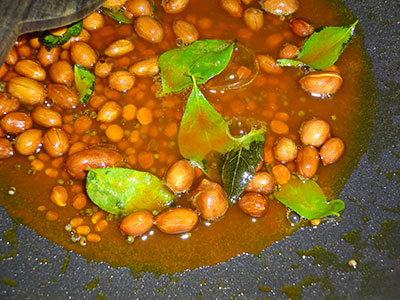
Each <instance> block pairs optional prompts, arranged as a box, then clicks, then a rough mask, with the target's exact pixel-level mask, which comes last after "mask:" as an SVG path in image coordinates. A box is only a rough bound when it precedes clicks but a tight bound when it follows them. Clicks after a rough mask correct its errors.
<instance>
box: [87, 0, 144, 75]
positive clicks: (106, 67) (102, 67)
mask: <svg viewBox="0 0 400 300" xmlns="http://www.w3.org/2000/svg"><path fill="white" fill-rule="evenodd" d="M146 1H147V0H146ZM113 66H114V62H113V61H112V58H109V57H108V58H104V57H101V58H100V59H99V60H98V61H97V63H96V65H95V66H94V73H95V74H96V76H98V77H100V78H106V77H107V76H108V75H109V74H110V73H111V71H112V69H113Z"/></svg>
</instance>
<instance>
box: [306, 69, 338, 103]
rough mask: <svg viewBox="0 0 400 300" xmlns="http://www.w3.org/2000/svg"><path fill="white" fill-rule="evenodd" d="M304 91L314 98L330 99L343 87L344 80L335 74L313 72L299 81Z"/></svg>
mask: <svg viewBox="0 0 400 300" xmlns="http://www.w3.org/2000/svg"><path fill="white" fill-rule="evenodd" d="M299 83H300V86H301V88H302V89H303V90H305V91H306V92H308V93H310V94H311V95H312V96H314V97H322V98H324V97H329V96H330V95H333V94H335V93H336V92H337V91H338V90H339V89H340V88H341V86H342V83H343V78H342V77H341V76H340V75H339V74H337V73H335V72H313V73H311V74H308V75H306V76H304V77H302V78H300V80H299Z"/></svg>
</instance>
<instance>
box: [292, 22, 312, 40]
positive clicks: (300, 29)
mask: <svg viewBox="0 0 400 300" xmlns="http://www.w3.org/2000/svg"><path fill="white" fill-rule="evenodd" d="M289 25H290V28H291V29H292V31H293V33H294V34H295V35H297V36H299V37H307V36H310V35H312V34H313V32H314V26H312V25H311V24H309V23H307V22H306V21H304V20H302V19H293V20H291V21H290V23H289Z"/></svg>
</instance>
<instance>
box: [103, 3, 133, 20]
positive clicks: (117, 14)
mask: <svg viewBox="0 0 400 300" xmlns="http://www.w3.org/2000/svg"><path fill="white" fill-rule="evenodd" d="M100 10H101V11H102V13H103V14H105V15H106V16H109V17H111V18H113V19H114V20H116V21H118V22H121V23H124V24H131V23H132V22H131V20H129V19H128V18H127V17H126V16H125V15H124V11H123V10H122V9H119V8H108V7H104V6H102V7H101V8H100Z"/></svg>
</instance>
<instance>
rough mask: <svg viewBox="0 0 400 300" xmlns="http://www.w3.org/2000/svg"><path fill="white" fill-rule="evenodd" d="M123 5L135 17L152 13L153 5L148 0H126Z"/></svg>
mask: <svg viewBox="0 0 400 300" xmlns="http://www.w3.org/2000/svg"><path fill="white" fill-rule="evenodd" d="M125 7H126V9H127V10H128V11H129V12H131V13H132V14H133V16H135V17H140V16H151V15H153V7H152V6H151V4H150V2H149V1H148V0H128V1H126V3H125Z"/></svg>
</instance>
